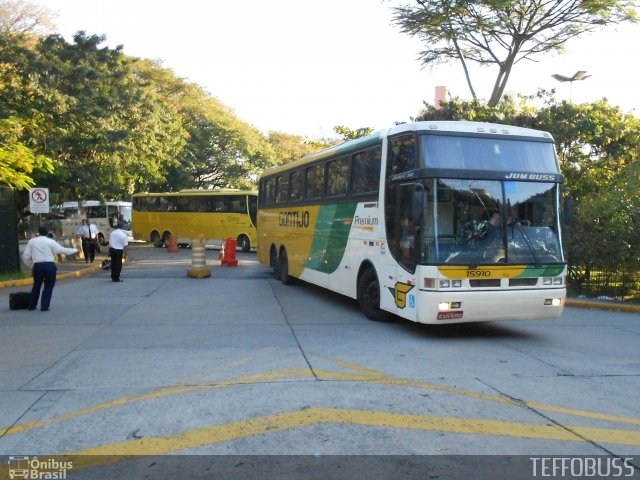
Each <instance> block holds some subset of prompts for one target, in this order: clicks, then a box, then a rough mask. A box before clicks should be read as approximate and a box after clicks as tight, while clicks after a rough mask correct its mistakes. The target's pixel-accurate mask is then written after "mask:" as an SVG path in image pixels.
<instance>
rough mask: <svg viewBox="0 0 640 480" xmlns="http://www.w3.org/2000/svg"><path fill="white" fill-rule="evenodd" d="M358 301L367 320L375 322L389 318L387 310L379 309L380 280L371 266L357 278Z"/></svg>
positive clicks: (388, 319)
mask: <svg viewBox="0 0 640 480" xmlns="http://www.w3.org/2000/svg"><path fill="white" fill-rule="evenodd" d="M358 302H360V308H361V309H362V311H363V312H364V314H365V316H366V317H367V318H368V319H369V320H373V321H375V322H388V321H390V320H391V315H390V314H389V312H385V311H384V310H381V309H380V282H379V281H378V276H377V275H376V272H375V270H373V269H372V268H368V269H366V270H365V271H364V272H363V273H362V275H361V276H360V279H359V280H358Z"/></svg>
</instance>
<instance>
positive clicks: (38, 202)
mask: <svg viewBox="0 0 640 480" xmlns="http://www.w3.org/2000/svg"><path fill="white" fill-rule="evenodd" d="M29 210H30V211H31V213H49V189H48V188H40V187H35V188H32V189H30V190H29Z"/></svg>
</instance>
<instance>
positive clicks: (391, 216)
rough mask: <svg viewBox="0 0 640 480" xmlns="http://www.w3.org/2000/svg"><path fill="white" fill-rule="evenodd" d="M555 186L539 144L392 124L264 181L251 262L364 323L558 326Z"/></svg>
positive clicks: (461, 129) (541, 136)
mask: <svg viewBox="0 0 640 480" xmlns="http://www.w3.org/2000/svg"><path fill="white" fill-rule="evenodd" d="M561 182H562V175H561V174H560V170H559V166H558V162H557V158H556V154H555V149H554V141H553V138H552V137H551V135H550V134H548V133H546V132H541V131H536V130H531V129H525V128H518V127H511V126H506V125H496V124H483V123H474V122H416V123H406V124H401V125H397V126H395V127H393V128H391V129H388V130H383V131H379V132H376V133H374V134H372V135H369V136H367V137H364V138H360V139H356V140H352V141H350V142H347V143H344V144H341V145H338V146H335V147H332V148H330V149H327V150H324V151H322V152H318V153H315V154H312V155H309V156H306V157H304V158H302V159H300V160H297V161H295V162H292V163H290V164H287V165H284V166H280V167H275V168H272V169H269V170H266V171H264V172H263V174H262V175H261V177H260V183H259V202H258V205H259V208H258V236H259V238H258V259H259V260H260V262H261V263H263V264H265V265H267V266H269V267H270V268H271V269H272V271H273V273H274V275H275V276H276V278H279V279H280V280H281V281H283V282H284V283H289V281H290V279H291V278H292V277H293V278H299V279H302V280H304V281H306V282H309V283H313V284H316V285H320V286H323V287H325V288H328V289H331V290H333V291H336V292H339V293H341V294H344V295H347V296H349V297H352V298H354V299H357V300H358V301H359V303H360V306H361V307H362V310H363V311H364V313H365V314H366V316H367V317H369V318H370V319H372V320H380V321H382V320H386V319H388V318H389V317H390V314H396V315H398V316H400V317H403V318H405V319H408V320H411V321H414V322H420V323H433V324H443V323H458V322H474V321H490V320H505V319H509V320H512V319H540V318H554V317H559V316H560V315H561V314H562V310H563V305H564V300H565V296H566V288H565V276H566V264H565V260H564V253H563V249H562V231H561V221H560V207H559V206H560V198H561V197H560V191H561V188H560V186H561ZM134 225H135V223H134Z"/></svg>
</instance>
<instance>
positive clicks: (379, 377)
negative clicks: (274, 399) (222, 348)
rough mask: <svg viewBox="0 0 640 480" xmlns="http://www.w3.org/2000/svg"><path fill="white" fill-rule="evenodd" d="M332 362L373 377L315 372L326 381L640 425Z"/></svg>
mask: <svg viewBox="0 0 640 480" xmlns="http://www.w3.org/2000/svg"><path fill="white" fill-rule="evenodd" d="M331 360H332V361H333V362H334V363H336V364H337V365H340V366H343V367H346V368H348V369H351V370H355V371H361V372H365V373H368V374H369V376H368V377H367V376H362V375H350V374H345V373H337V372H331V371H325V370H315V372H316V375H318V376H320V375H324V376H325V377H326V378H325V379H331V378H335V379H339V380H353V381H361V382H371V383H382V384H385V385H405V386H411V387H415V388H423V389H427V390H436V391H444V392H447V393H451V394H455V395H462V396H465V397H469V398H475V399H478V400H487V401H491V402H495V403H502V404H505V405H514V406H526V407H529V408H532V409H535V410H544V411H547V412H555V413H563V414H566V415H572V416H575V417H585V418H591V419H594V420H606V421H609V422H616V423H626V424H629V425H640V418H633V417H621V416H617V415H609V414H606V413H598V412H591V411H588V410H578V409H573V408H565V407H558V406H555V405H548V404H545V403H539V402H528V401H526V400H512V399H510V398H508V397H500V396H498V395H491V394H485V393H479V392H473V391H471V390H464V389H462V388H456V387H447V386H446V385H438V384H435V383H426V382H421V381H418V380H411V379H405V378H399V377H392V376H388V375H386V374H384V373H381V372H378V371H376V370H371V369H369V368H366V367H362V366H360V365H356V364H352V363H349V362H345V361H342V360H336V359H331Z"/></svg>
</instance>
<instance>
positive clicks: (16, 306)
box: [9, 292, 31, 310]
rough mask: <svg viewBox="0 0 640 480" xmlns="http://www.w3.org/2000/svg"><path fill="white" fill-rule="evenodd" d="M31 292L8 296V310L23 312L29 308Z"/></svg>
mask: <svg viewBox="0 0 640 480" xmlns="http://www.w3.org/2000/svg"><path fill="white" fill-rule="evenodd" d="M29 297H31V292H16V293H10V294H9V308H10V309H11V310H24V309H25V308H29Z"/></svg>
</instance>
